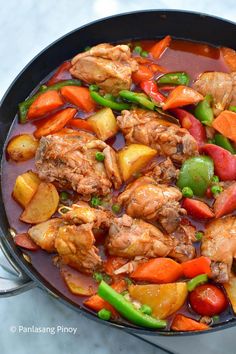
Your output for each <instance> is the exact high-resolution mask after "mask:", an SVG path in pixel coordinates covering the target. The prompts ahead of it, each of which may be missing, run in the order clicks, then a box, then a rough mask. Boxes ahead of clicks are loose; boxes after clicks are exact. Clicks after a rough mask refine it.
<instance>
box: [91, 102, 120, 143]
mask: <svg viewBox="0 0 236 354" xmlns="http://www.w3.org/2000/svg"><path fill="white" fill-rule="evenodd" d="M88 122H89V123H90V125H91V126H92V128H93V130H94V131H95V133H96V135H97V137H98V138H99V139H101V140H107V139H108V138H110V137H112V136H113V135H115V134H116V133H117V131H118V126H117V124H116V119H115V116H114V114H113V112H112V110H111V108H108V107H107V108H103V109H101V110H100V111H98V112H97V113H95V114H94V115H92V117H90V118H89V119H88Z"/></svg>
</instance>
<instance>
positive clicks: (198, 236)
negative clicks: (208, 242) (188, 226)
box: [195, 231, 203, 241]
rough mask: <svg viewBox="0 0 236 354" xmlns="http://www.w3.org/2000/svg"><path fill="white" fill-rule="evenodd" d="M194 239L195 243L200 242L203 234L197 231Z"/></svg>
mask: <svg viewBox="0 0 236 354" xmlns="http://www.w3.org/2000/svg"><path fill="white" fill-rule="evenodd" d="M195 237H196V240H197V241H201V239H202V238H203V232H202V231H197V232H196V233H195Z"/></svg>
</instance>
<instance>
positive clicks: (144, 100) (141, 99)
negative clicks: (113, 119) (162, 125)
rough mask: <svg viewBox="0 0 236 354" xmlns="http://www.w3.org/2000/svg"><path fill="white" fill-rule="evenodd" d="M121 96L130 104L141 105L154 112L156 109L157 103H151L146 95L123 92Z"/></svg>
mask: <svg viewBox="0 0 236 354" xmlns="http://www.w3.org/2000/svg"><path fill="white" fill-rule="evenodd" d="M119 95H120V96H121V97H122V98H124V99H126V100H127V101H129V102H133V103H137V104H140V105H141V106H143V107H145V108H147V109H150V110H151V111H153V110H154V109H155V107H156V105H155V103H153V102H152V101H150V100H149V99H148V97H147V96H146V95H145V94H144V93H137V92H132V91H128V90H122V91H120V92H119Z"/></svg>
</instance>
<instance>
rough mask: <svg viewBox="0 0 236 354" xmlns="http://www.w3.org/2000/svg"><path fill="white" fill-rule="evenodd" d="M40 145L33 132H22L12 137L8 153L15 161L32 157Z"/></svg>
mask: <svg viewBox="0 0 236 354" xmlns="http://www.w3.org/2000/svg"><path fill="white" fill-rule="evenodd" d="M37 147H38V141H37V140H36V139H35V138H34V137H33V135H31V134H21V135H18V136H15V137H14V138H12V139H11V140H10V142H9V144H8V146H7V153H8V155H9V157H10V158H11V159H12V160H14V161H26V160H29V159H32V158H33V157H34V155H35V152H36V150H37Z"/></svg>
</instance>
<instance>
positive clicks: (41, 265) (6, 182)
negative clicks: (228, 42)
mask: <svg viewBox="0 0 236 354" xmlns="http://www.w3.org/2000/svg"><path fill="white" fill-rule="evenodd" d="M153 43H154V41H143V42H141V45H142V47H143V49H145V50H148V49H149V48H150V46H151V45H152V44H153ZM139 44H140V42H139ZM158 65H162V66H163V67H165V68H167V69H168V70H169V71H181V70H183V71H186V72H187V73H188V74H189V75H190V77H191V79H192V80H195V79H196V78H197V76H198V75H199V74H200V73H202V72H204V71H214V70H215V71H224V72H227V71H228V69H227V67H226V66H225V64H224V61H223V58H222V57H221V55H220V51H219V50H218V49H217V48H214V47H210V46H208V45H205V44H197V43H194V42H188V41H182V40H174V41H172V44H171V46H170V48H168V49H167V50H166V51H165V53H164V54H163V56H162V57H161V59H160V60H159V61H158ZM34 130H35V125H34V124H32V123H27V124H26V125H20V124H19V123H18V122H17V119H15V121H14V124H13V127H12V130H11V134H10V136H11V137H13V136H15V135H18V134H22V133H32V132H33V131H34ZM109 144H110V145H111V146H113V147H114V149H115V150H119V149H120V148H122V147H123V146H124V138H123V136H122V135H121V134H120V133H118V134H117V136H116V137H115V138H112V139H110V140H109ZM3 159H4V163H3V171H2V189H3V200H4V204H5V209H6V213H7V217H8V220H9V224H10V227H11V228H13V229H14V230H16V232H17V233H22V232H27V230H28V228H29V225H27V224H25V223H23V222H21V221H19V216H20V215H21V213H22V208H21V207H20V206H19V205H18V203H16V202H15V201H14V200H13V198H12V196H11V195H12V190H13V187H14V183H15V180H16V177H17V176H18V175H19V174H22V173H24V172H26V171H28V170H35V167H34V161H33V160H29V161H26V162H20V163H15V162H13V161H7V159H6V158H5V157H3ZM191 223H192V224H193V225H194V226H196V227H197V229H198V230H204V223H200V222H196V221H194V220H191ZM102 238H103V236H102V237H99V248H100V249H101V251H102V252H103V246H102V242H101V241H102ZM196 249H197V252H199V245H198V244H196ZM24 253H26V254H28V255H29V256H30V259H31V262H32V264H33V266H34V267H35V268H36V269H37V271H38V272H39V273H40V274H41V275H42V277H43V278H45V279H46V280H47V281H48V282H49V283H51V284H52V285H53V286H54V287H55V288H56V289H58V290H59V291H60V292H61V293H62V294H63V295H64V296H66V297H67V298H69V299H70V300H71V301H73V302H74V303H76V304H78V305H79V306H83V301H84V297H80V296H76V295H73V294H72V293H71V292H70V291H69V290H68V288H67V287H66V285H65V283H64V281H63V278H62V277H61V274H60V271H59V269H58V268H57V267H56V266H55V265H54V264H53V257H54V256H55V255H51V254H48V253H46V252H44V251H42V250H39V251H37V252H30V251H26V250H24ZM75 272H76V271H75ZM88 281H90V280H89V279H88ZM184 308H185V311H186V312H188V311H189V309H188V306H187V305H186V304H185V305H184ZM91 312H92V311H91ZM181 312H183V309H181ZM193 316H196V315H195V314H193ZM232 316H233V315H232V313H231V310H230V308H228V309H227V310H226V311H225V313H223V314H222V315H221V320H220V322H224V321H226V320H229V319H230V318H232ZM196 318H199V316H197V317H196ZM120 321H122V322H125V321H124V320H121V319H120ZM167 329H168V328H167Z"/></svg>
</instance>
